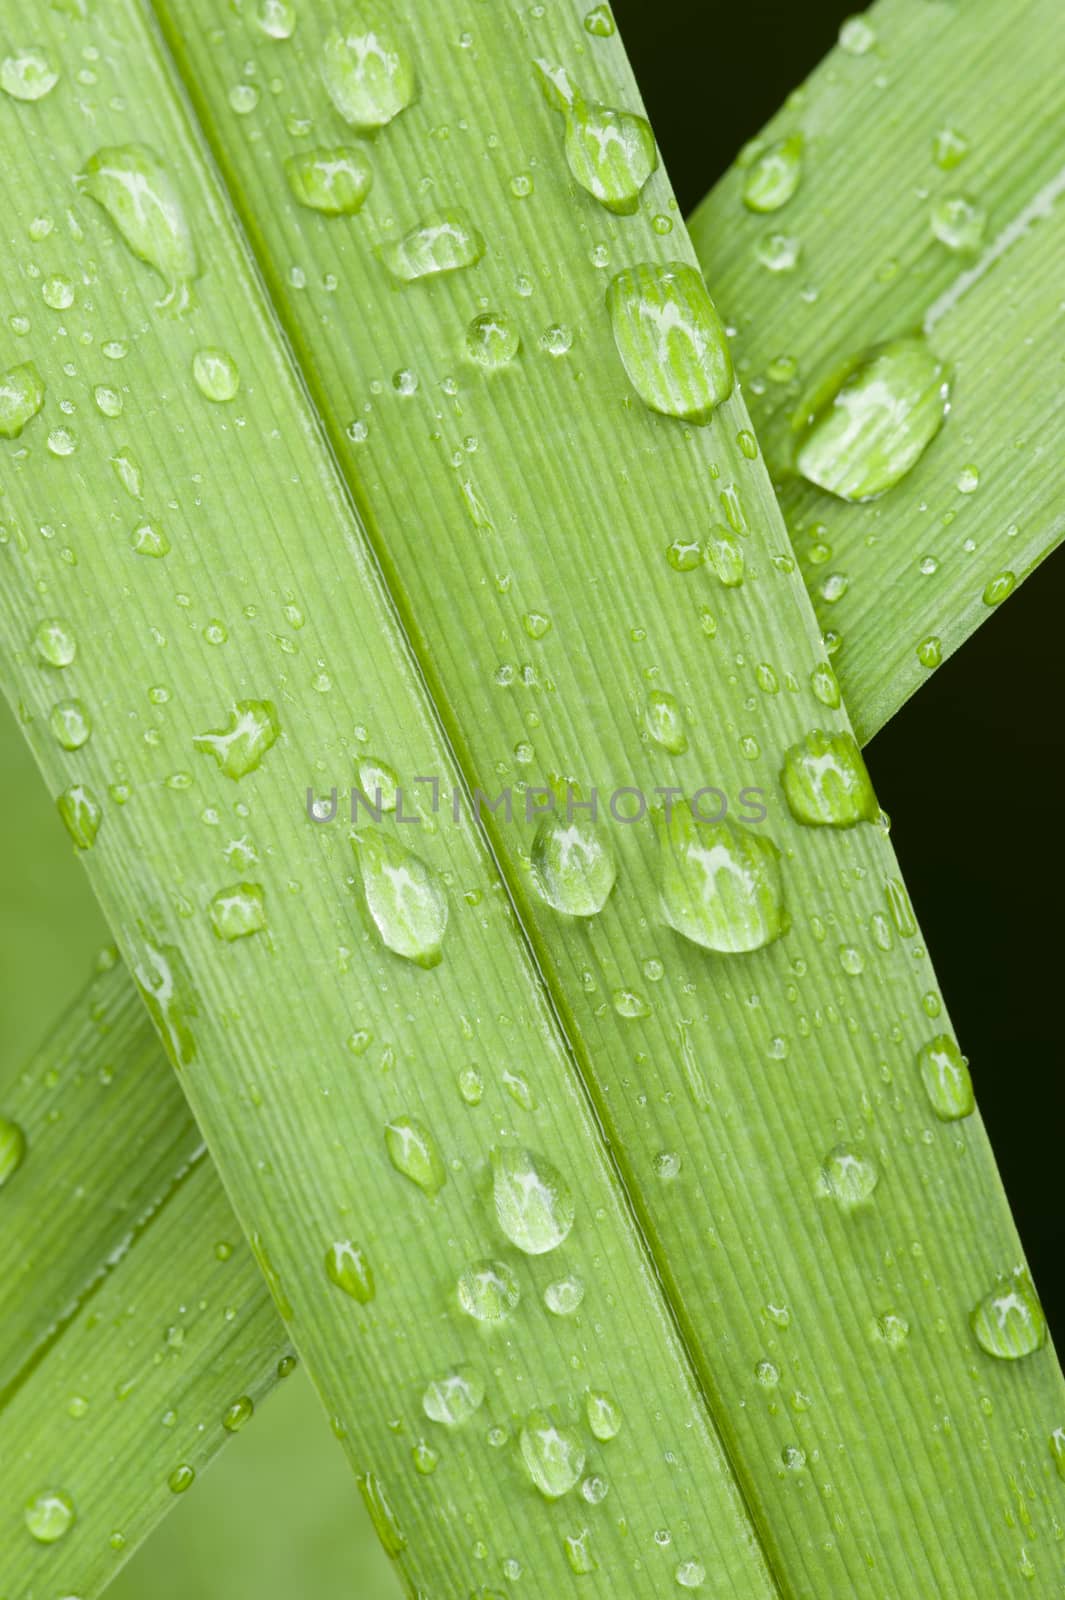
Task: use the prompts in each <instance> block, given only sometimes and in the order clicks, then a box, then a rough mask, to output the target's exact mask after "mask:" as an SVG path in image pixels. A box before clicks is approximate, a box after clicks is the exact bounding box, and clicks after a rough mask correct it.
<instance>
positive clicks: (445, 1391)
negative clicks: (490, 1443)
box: [422, 1366, 484, 1428]
mask: <svg viewBox="0 0 1065 1600" xmlns="http://www.w3.org/2000/svg"><path fill="white" fill-rule="evenodd" d="M483 1402H484V1383H483V1381H482V1379H481V1378H480V1376H479V1375H478V1373H476V1372H475V1371H474V1369H473V1368H472V1367H467V1366H464V1367H456V1368H455V1370H454V1372H449V1373H446V1374H445V1375H444V1377H442V1378H434V1379H433V1381H432V1383H430V1384H429V1385H428V1387H427V1388H426V1391H425V1393H424V1394H423V1395H422V1410H423V1411H424V1412H425V1415H426V1416H427V1417H428V1418H429V1420H430V1421H431V1422H440V1423H443V1425H444V1427H445V1428H457V1427H460V1426H461V1425H462V1423H464V1422H468V1421H469V1419H470V1417H472V1416H473V1414H474V1412H475V1411H476V1410H477V1409H478V1408H479V1407H480V1406H481V1405H482V1404H483Z"/></svg>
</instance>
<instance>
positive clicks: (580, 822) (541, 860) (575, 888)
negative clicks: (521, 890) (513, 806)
mask: <svg viewBox="0 0 1065 1600" xmlns="http://www.w3.org/2000/svg"><path fill="white" fill-rule="evenodd" d="M531 861H532V881H533V886H534V887H535V889H536V892H537V893H538V894H539V896H540V898H541V899H542V900H544V901H545V902H546V904H547V905H549V906H550V907H551V908H552V910H554V911H560V912H562V913H563V914H564V915H565V916H571V917H594V916H595V915H596V914H597V913H598V912H600V911H602V909H603V907H604V906H605V905H606V902H607V899H608V898H609V895H610V891H611V890H612V889H613V887H614V883H615V880H616V878H617V866H616V864H615V861H614V857H613V854H612V852H611V849H610V845H609V843H608V840H607V837H606V834H605V832H604V830H603V829H602V828H600V827H598V826H597V825H596V824H595V823H594V822H592V821H590V820H588V819H586V818H583V817H581V818H578V817H574V819H573V820H572V821H571V822H566V821H565V820H564V819H563V818H562V817H561V816H559V815H558V814H557V813H555V812H550V813H548V815H547V816H545V817H544V818H543V820H542V821H541V823H540V825H539V827H538V828H537V830H536V836H535V838H534V839H533V844H532V851H531Z"/></svg>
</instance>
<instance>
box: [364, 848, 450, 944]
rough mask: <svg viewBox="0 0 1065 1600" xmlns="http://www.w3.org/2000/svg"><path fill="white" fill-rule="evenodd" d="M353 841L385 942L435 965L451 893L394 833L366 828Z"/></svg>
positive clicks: (375, 920)
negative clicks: (444, 888)
mask: <svg viewBox="0 0 1065 1600" xmlns="http://www.w3.org/2000/svg"><path fill="white" fill-rule="evenodd" d="M351 847H352V850H353V851H354V853H355V861H356V864H357V866H358V869H359V873H360V876H361V881H362V891H363V896H364V898H365V901H366V908H367V910H368V911H369V913H370V916H371V918H372V919H373V923H374V926H375V928H376V929H377V931H378V933H379V934H380V936H381V940H382V943H383V944H384V945H385V947H386V948H387V949H389V950H391V951H392V952H393V953H394V954H395V955H397V956H403V957H404V958H405V959H406V960H407V961H414V962H416V963H417V964H418V966H420V967H427V968H428V967H435V966H437V965H438V963H439V962H440V960H441V958H442V955H443V951H442V945H443V939H444V932H445V930H446V928H447V918H448V906H447V896H446V895H445V893H444V891H443V889H442V888H441V887H440V885H439V884H438V883H437V881H436V878H435V876H434V874H433V873H432V872H431V871H430V869H429V868H428V867H427V866H426V865H425V862H424V861H422V860H421V858H420V857H419V856H416V855H415V854H414V853H413V851H410V850H407V849H406V848H405V846H403V845H402V844H400V843H399V841H398V839H396V838H395V837H394V836H393V835H392V834H390V833H383V832H381V831H379V830H377V829H372V828H371V829H367V830H366V831H365V832H363V833H361V834H354V835H352V839H351Z"/></svg>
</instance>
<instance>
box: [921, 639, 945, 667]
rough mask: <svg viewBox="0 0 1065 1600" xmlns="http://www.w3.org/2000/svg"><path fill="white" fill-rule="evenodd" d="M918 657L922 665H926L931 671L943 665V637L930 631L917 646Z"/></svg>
mask: <svg viewBox="0 0 1065 1600" xmlns="http://www.w3.org/2000/svg"><path fill="white" fill-rule="evenodd" d="M917 659H918V661H919V662H920V663H921V665H922V667H926V668H927V669H928V671H929V672H931V671H932V670H933V669H934V668H936V667H938V666H941V665H942V662H943V641H942V639H940V638H939V637H938V636H937V635H936V634H934V633H930V634H929V635H928V637H927V638H926V639H922V640H921V642H920V644H919V645H918V646H917Z"/></svg>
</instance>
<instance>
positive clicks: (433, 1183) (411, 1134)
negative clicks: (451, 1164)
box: [385, 1117, 447, 1197]
mask: <svg viewBox="0 0 1065 1600" xmlns="http://www.w3.org/2000/svg"><path fill="white" fill-rule="evenodd" d="M385 1148H386V1149H387V1151H388V1159H389V1160H390V1161H391V1163H392V1165H393V1166H394V1167H395V1169H396V1171H397V1172H401V1173H402V1174H403V1176H404V1177H405V1178H409V1179H410V1181H411V1183H416V1184H417V1185H418V1188H419V1189H422V1190H424V1192H425V1193H426V1194H427V1195H429V1196H430V1197H432V1196H433V1195H434V1194H437V1193H439V1191H440V1190H441V1189H442V1188H443V1187H444V1184H445V1183H446V1182H447V1171H446V1169H445V1167H444V1163H443V1160H442V1158H441V1155H440V1151H439V1149H438V1147H437V1143H436V1140H435V1139H434V1138H433V1136H432V1134H431V1133H430V1132H429V1129H428V1128H427V1127H426V1126H425V1124H424V1123H423V1122H418V1121H417V1120H416V1119H415V1118H414V1117H395V1118H393V1120H392V1121H391V1122H389V1123H387V1124H386V1126H385Z"/></svg>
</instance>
